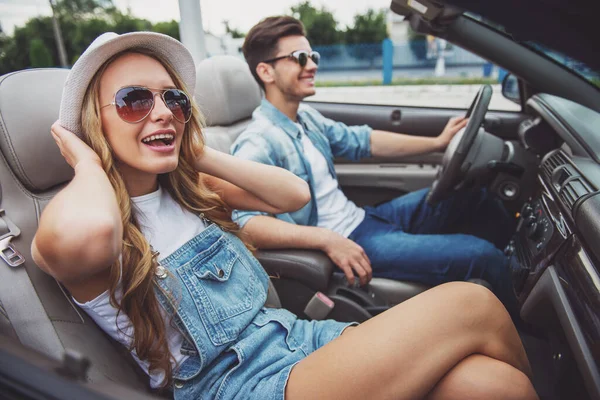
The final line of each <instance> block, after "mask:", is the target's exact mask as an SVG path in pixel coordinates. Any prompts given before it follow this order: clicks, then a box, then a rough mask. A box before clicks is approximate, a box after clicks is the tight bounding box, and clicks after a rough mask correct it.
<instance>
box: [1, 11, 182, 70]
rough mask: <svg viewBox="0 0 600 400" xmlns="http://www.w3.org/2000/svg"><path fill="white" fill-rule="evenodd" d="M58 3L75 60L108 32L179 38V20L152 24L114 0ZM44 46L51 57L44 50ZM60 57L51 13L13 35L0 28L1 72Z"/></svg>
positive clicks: (71, 58)
mask: <svg viewBox="0 0 600 400" xmlns="http://www.w3.org/2000/svg"><path fill="white" fill-rule="evenodd" d="M55 7H56V10H57V13H56V15H57V17H58V20H59V23H60V27H61V30H62V36H63V39H64V44H65V50H66V53H67V59H68V60H69V61H71V62H72V63H74V62H75V61H76V60H77V59H78V58H79V56H80V55H81V53H82V52H83V51H84V50H85V49H86V48H87V47H88V46H89V45H90V43H92V41H93V40H94V39H95V38H96V37H98V36H99V35H100V34H102V33H104V32H117V33H126V32H134V31H140V30H151V31H155V32H160V33H164V34H167V35H169V36H172V37H174V38H175V39H179V24H178V23H177V21H170V22H159V23H157V24H152V23H151V22H150V21H147V20H145V19H140V18H135V17H133V16H132V15H131V14H130V13H129V12H125V13H123V12H121V11H120V10H119V9H117V8H115V7H114V5H113V2H112V0H56V3H55ZM42 48H44V49H45V50H46V51H47V53H48V54H49V55H50V57H49V58H47V57H46V56H47V54H42V53H43V50H40V49H42ZM48 60H50V62H49V63H50V64H49V65H48ZM58 60H59V57H58V50H57V48H56V42H55V38H54V31H53V28H52V19H51V17H36V18H31V19H30V20H28V21H27V22H26V23H25V24H24V25H23V26H20V27H16V28H15V30H14V33H13V35H12V36H8V35H6V34H4V33H2V31H1V30H0V75H1V74H5V73H7V72H11V71H16V70H20V69H24V68H27V67H30V66H42V65H44V66H46V65H48V66H51V65H57V63H58Z"/></svg>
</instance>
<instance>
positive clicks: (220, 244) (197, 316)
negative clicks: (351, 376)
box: [155, 223, 350, 400]
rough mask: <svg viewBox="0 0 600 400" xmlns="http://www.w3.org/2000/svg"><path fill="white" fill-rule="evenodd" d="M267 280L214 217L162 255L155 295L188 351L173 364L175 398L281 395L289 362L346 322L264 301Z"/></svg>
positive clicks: (334, 334)
mask: <svg viewBox="0 0 600 400" xmlns="http://www.w3.org/2000/svg"><path fill="white" fill-rule="evenodd" d="M268 280H269V277H268V276H267V274H266V273H265V271H264V270H263V268H262V266H261V265H260V264H259V262H258V261H257V260H256V259H255V258H254V257H253V256H252V254H251V253H250V252H249V251H248V250H247V249H246V247H245V246H244V244H243V243H242V242H241V241H240V240H239V239H238V238H237V237H236V236H235V235H233V234H230V233H227V232H224V231H222V230H221V229H220V228H219V227H218V225H217V224H214V223H211V224H210V225H208V227H207V228H206V229H205V230H204V231H202V232H201V233H200V234H198V235H197V236H196V237H194V238H193V239H191V240H190V241H188V242H187V243H185V244H184V245H183V246H182V247H180V248H179V249H177V250H176V251H175V252H174V253H172V254H171V255H169V256H168V257H166V258H165V259H163V260H162V261H161V262H160V266H159V267H158V268H157V273H156V278H155V281H156V282H157V284H158V288H159V290H158V294H159V296H158V297H159V300H160V302H161V304H162V306H163V307H164V308H165V309H167V310H169V311H170V312H171V313H172V315H174V318H173V322H172V323H173V324H175V326H176V327H177V328H178V329H179V330H180V331H181V333H182V334H183V335H184V337H185V340H184V344H183V346H182V350H181V351H182V353H183V354H187V355H189V356H190V357H189V358H187V359H186V361H184V362H183V364H182V365H181V366H179V367H178V368H177V369H176V370H175V372H174V379H175V380H174V384H173V394H174V398H175V399H176V400H177V399H265V400H266V399H283V398H284V394H285V385H286V383H287V379H288V377H289V374H290V371H291V369H292V367H293V366H294V364H296V363H297V362H298V361H300V360H302V359H303V358H305V357H306V356H307V355H308V354H310V353H311V352H313V351H315V350H316V349H318V348H319V347H321V346H323V345H325V344H326V343H328V342H329V341H331V340H333V339H335V338H336V337H338V336H339V335H340V334H341V333H342V331H343V330H344V329H345V328H346V327H347V326H348V325H350V324H347V323H339V322H335V321H304V320H299V319H297V318H296V316H295V315H294V314H292V313H290V312H288V311H286V310H283V309H272V308H265V307H264V304H265V300H266V298H267V288H268ZM174 307H177V309H176V313H173V311H174Z"/></svg>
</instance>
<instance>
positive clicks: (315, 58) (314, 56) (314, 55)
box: [310, 51, 321, 65]
mask: <svg viewBox="0 0 600 400" xmlns="http://www.w3.org/2000/svg"><path fill="white" fill-rule="evenodd" d="M310 58H311V59H312V60H313V62H314V63H315V64H316V65H319V61H321V55H320V54H319V53H317V52H316V51H313V52H312V54H311V55H310Z"/></svg>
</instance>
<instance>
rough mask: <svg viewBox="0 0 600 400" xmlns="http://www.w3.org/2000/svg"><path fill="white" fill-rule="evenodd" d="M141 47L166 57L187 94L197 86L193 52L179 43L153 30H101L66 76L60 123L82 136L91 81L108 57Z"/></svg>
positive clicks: (191, 94) (192, 93)
mask: <svg viewBox="0 0 600 400" xmlns="http://www.w3.org/2000/svg"><path fill="white" fill-rule="evenodd" d="M134 47H137V48H144V49H149V50H151V51H153V52H156V53H157V54H158V55H161V56H163V57H165V58H166V59H167V60H169V62H170V63H171V64H172V65H173V67H174V68H175V71H177V73H178V74H179V76H180V77H181V78H182V79H183V82H184V83H185V85H186V88H185V89H186V90H187V91H189V95H190V97H193V96H194V88H195V86H196V65H195V64H194V59H193V58H192V55H191V54H190V52H189V51H188V49H186V48H185V46H184V45H183V44H181V42H179V41H178V40H176V39H173V38H172V37H170V36H167V35H163V34H161V33H155V32H132V33H125V34H122V35H118V34H116V33H114V32H107V33H103V34H102V35H100V36H98V37H97V38H96V39H95V40H94V41H93V42H92V44H90V46H89V47H88V48H87V49H86V50H85V51H84V52H83V54H82V55H81V57H79V59H78V60H77V62H75V65H73V68H71V71H70V72H69V75H68V76H67V81H66V82H65V86H64V88H63V94H62V100H61V102H60V114H59V121H60V124H61V125H62V126H63V127H64V128H66V129H68V130H70V131H71V132H73V133H75V134H76V135H78V136H79V137H83V128H82V126H81V108H82V105H83V97H84V96H85V92H86V91H87V88H88V86H89V84H90V81H91V80H92V78H93V77H94V75H95V74H96V72H97V71H98V69H99V68H100V67H101V66H102V64H104V62H105V61H106V60H108V59H109V58H110V57H112V56H114V55H115V54H118V53H120V52H122V51H125V50H127V49H131V48H134Z"/></svg>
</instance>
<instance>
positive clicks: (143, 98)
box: [115, 87, 154, 122]
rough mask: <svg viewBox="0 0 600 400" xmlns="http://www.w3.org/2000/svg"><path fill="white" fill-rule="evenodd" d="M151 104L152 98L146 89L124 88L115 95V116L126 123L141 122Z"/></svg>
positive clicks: (148, 111) (152, 102)
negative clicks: (117, 115)
mask: <svg viewBox="0 0 600 400" xmlns="http://www.w3.org/2000/svg"><path fill="white" fill-rule="evenodd" d="M153 104H154V96H153V95H152V92H151V91H150V90H148V89H146V88H138V87H126V88H122V89H120V90H119V91H118V92H117V94H116V95H115V106H116V109H117V114H119V117H121V119H122V120H123V121H126V122H138V121H141V120H143V119H144V118H146V116H147V115H148V114H149V113H150V110H151V109H152V105H153Z"/></svg>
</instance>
